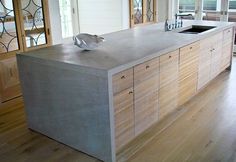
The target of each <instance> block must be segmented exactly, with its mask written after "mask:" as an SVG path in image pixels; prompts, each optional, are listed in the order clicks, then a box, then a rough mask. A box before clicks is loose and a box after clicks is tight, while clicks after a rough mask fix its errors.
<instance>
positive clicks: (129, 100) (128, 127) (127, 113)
mask: <svg viewBox="0 0 236 162" xmlns="http://www.w3.org/2000/svg"><path fill="white" fill-rule="evenodd" d="M133 102H134V90H133V68H131V69H128V70H125V71H123V72H120V73H118V74H116V75H114V76H113V107H114V123H115V126H114V127H115V143H116V151H118V150H119V149H120V148H121V147H122V146H124V145H125V144H127V143H128V142H129V141H130V140H132V139H133V138H134V103H133Z"/></svg>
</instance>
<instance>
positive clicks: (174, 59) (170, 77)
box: [160, 50, 179, 88]
mask: <svg viewBox="0 0 236 162" xmlns="http://www.w3.org/2000/svg"><path fill="white" fill-rule="evenodd" d="M178 72H179V50H177V51H174V52H171V53H168V54H165V55H163V56H161V57H160V88H161V87H164V86H166V85H168V84H169V83H171V82H172V81H175V80H177V79H178Z"/></svg>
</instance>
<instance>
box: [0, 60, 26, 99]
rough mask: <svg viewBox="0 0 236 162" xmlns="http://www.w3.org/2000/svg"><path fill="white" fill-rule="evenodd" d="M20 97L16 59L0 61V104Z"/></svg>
mask: <svg viewBox="0 0 236 162" xmlns="http://www.w3.org/2000/svg"><path fill="white" fill-rule="evenodd" d="M20 95H21V88H20V83H19V76H18V70H17V63H16V57H11V58H8V59H4V60H0V103H1V102H5V101H8V100H10V99H12V98H14V97H18V96H20Z"/></svg>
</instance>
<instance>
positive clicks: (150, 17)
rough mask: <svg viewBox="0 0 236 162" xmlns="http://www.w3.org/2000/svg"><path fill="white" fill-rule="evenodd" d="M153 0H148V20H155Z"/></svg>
mask: <svg viewBox="0 0 236 162" xmlns="http://www.w3.org/2000/svg"><path fill="white" fill-rule="evenodd" d="M153 5H154V4H153V0H147V13H146V21H147V22H152V21H154V6H153Z"/></svg>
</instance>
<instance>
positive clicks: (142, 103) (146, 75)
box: [134, 58, 159, 136]
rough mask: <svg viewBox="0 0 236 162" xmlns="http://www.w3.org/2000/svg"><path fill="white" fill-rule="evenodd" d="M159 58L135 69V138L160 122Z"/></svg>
mask: <svg viewBox="0 0 236 162" xmlns="http://www.w3.org/2000/svg"><path fill="white" fill-rule="evenodd" d="M158 91H159V58H155V59H153V60H151V61H147V62H145V63H143V64H140V65H137V66H135V67H134V103H135V104H134V105H135V109H134V110H135V136H137V135H139V134H140V133H142V132H143V131H144V130H146V129H147V128H148V127H150V126H151V125H152V124H153V123H155V122H156V121H157V120H158Z"/></svg>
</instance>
